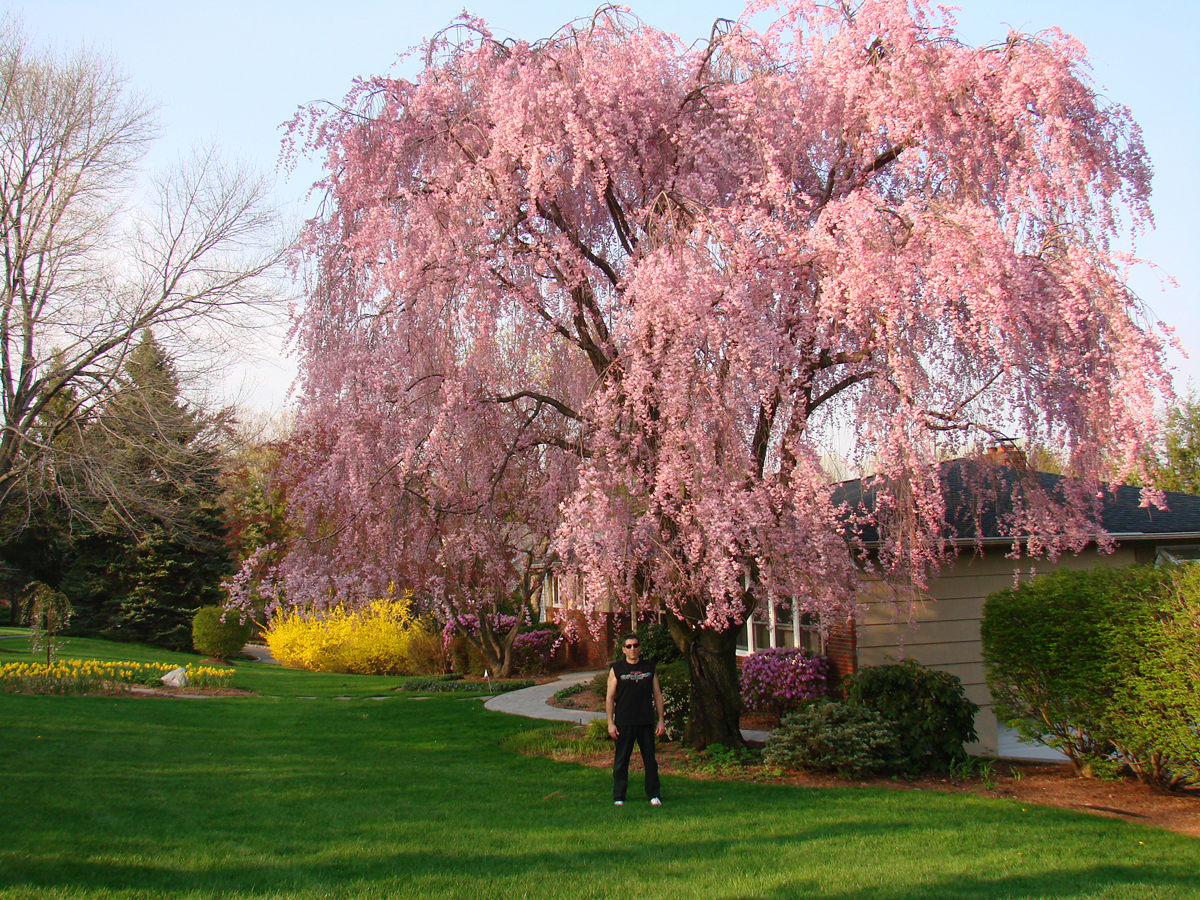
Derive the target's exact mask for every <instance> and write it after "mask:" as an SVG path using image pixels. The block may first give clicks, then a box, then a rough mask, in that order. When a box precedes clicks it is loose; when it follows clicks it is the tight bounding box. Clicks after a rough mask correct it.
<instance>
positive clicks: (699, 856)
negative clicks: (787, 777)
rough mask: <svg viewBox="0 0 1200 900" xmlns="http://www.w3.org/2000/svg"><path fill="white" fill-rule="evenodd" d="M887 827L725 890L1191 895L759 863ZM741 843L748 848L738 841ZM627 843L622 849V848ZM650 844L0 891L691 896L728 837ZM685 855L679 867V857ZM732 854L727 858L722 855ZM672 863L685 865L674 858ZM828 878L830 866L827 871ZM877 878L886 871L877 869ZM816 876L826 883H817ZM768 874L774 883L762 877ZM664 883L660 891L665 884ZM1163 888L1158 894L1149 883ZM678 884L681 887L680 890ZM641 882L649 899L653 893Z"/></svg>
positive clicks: (1025, 879)
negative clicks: (856, 874)
mask: <svg viewBox="0 0 1200 900" xmlns="http://www.w3.org/2000/svg"><path fill="white" fill-rule="evenodd" d="M896 830H897V829H896V828H895V827H894V826H891V825H881V824H872V823H867V822H848V823H844V824H843V825H842V826H840V827H837V828H833V829H827V828H812V829H808V830H807V832H806V833H802V834H797V835H791V836H788V837H786V838H775V839H767V840H765V841H750V840H748V841H746V842H745V845H742V846H745V850H746V854H747V855H758V854H765V858H764V863H763V870H762V872H761V875H762V878H763V883H762V885H761V887H760V888H756V889H755V890H754V891H753V893H748V894H744V895H737V894H728V895H726V896H731V897H745V898H746V900H752V898H753V900H766V898H780V900H785V898H786V900H791V898H794V897H797V896H813V897H821V898H823V900H927V898H929V897H937V898H939V900H979V898H1027V897H1038V898H1041V900H1070V898H1082V897H1094V896H1099V895H1101V894H1103V895H1105V896H1110V895H1111V896H1141V895H1142V892H1145V896H1147V897H1149V896H1154V897H1159V896H1185V895H1189V896H1190V895H1193V893H1194V892H1197V891H1200V876H1198V875H1196V874H1195V873H1194V872H1191V871H1185V870H1184V869H1183V867H1182V866H1181V865H1168V866H1166V867H1161V868H1155V869H1154V870H1152V871H1148V870H1147V867H1146V866H1145V865H1139V864H1137V863H1130V864H1105V865H1093V866H1090V867H1084V868H1079V869H1069V870H1063V871H1059V872H1046V871H1037V872H1031V873H1018V874H1009V875H997V876H987V875H977V876H976V875H973V876H965V875H955V876H948V877H943V878H939V879H926V878H922V879H921V880H920V883H916V884H908V885H896V884H894V883H889V884H884V885H880V886H877V887H870V886H865V885H862V884H857V885H855V886H854V887H851V888H847V889H845V890H835V891H833V892H830V891H827V890H823V889H822V886H821V879H819V878H816V877H814V876H812V875H811V874H809V873H808V872H807V871H805V870H797V871H796V872H795V873H794V874H790V873H788V872H785V871H781V869H780V868H779V867H777V866H774V865H771V864H770V863H769V862H766V861H765V860H766V859H769V858H770V857H771V848H772V846H782V845H793V844H795V843H797V842H806V841H807V842H811V843H822V842H826V841H830V840H837V839H839V838H845V837H850V838H853V839H856V840H861V839H862V838H863V837H864V836H867V837H870V836H875V837H878V838H880V839H882V838H885V837H895V833H896ZM749 844H753V847H750V846H747V845H749ZM631 849H633V848H631ZM661 850H662V848H660V847H658V846H656V845H649V846H648V847H647V848H644V849H643V852H641V853H637V852H629V851H627V850H625V849H622V848H619V847H616V848H614V847H597V848H595V849H591V850H588V849H580V848H579V847H572V848H571V849H570V850H557V851H556V850H551V849H549V848H540V849H536V850H530V851H524V852H520V853H516V854H496V853H475V854H459V853H440V852H431V851H427V850H414V851H411V852H400V853H393V854H392V855H390V856H386V857H376V858H373V859H364V858H363V857H362V856H352V855H349V853H348V854H347V855H345V856H343V857H342V858H340V859H335V860H331V861H328V862H319V863H318V862H306V861H304V860H302V859H300V860H298V859H296V858H294V857H292V856H287V857H284V856H281V857H280V858H279V860H278V862H277V863H274V864H266V863H259V864H257V865H255V864H249V863H248V862H246V861H239V862H237V863H235V864H232V865H229V866H226V867H215V868H214V867H201V868H198V869H196V870H193V871H186V870H181V869H179V868H174V867H170V866H166V865H163V866H154V865H121V864H115V863H106V862H80V861H78V860H74V859H67V858H59V859H54V860H46V859H43V860H42V861H41V864H42V866H45V867H47V868H48V869H49V872H48V874H51V877H50V878H48V879H42V878H29V877H21V876H20V875H18V874H17V873H15V872H13V871H11V870H10V871H8V872H6V873H5V874H3V875H0V886H3V887H4V888H6V889H15V890H18V891H19V890H21V889H26V890H30V891H40V890H47V889H56V888H57V889H66V890H68V891H71V892H72V893H74V892H78V891H87V890H89V889H91V890H102V889H113V890H131V889H134V890H136V891H138V892H148V893H151V894H154V893H155V892H161V893H164V894H176V893H185V892H196V893H198V894H201V895H203V896H206V897H213V898H224V897H235V896H237V897H241V896H262V895H264V894H277V893H282V894H284V895H286V894H287V893H288V892H292V891H294V892H297V894H299V895H304V894H308V893H311V892H313V891H318V892H326V891H329V892H332V895H333V896H354V894H355V893H356V890H355V889H356V888H362V889H364V890H367V891H370V892H374V891H378V890H380V889H382V888H389V889H390V890H391V891H395V892H397V893H398V894H403V893H415V894H425V895H428V892H430V891H437V892H439V893H441V894H442V895H443V896H454V895H455V894H453V893H450V892H452V891H454V890H455V889H456V888H457V889H459V890H461V892H462V893H463V894H464V895H474V892H476V891H477V890H478V886H479V880H480V878H481V877H483V875H484V873H486V878H487V880H488V883H489V892H490V893H492V894H493V895H496V896H503V895H504V894H505V893H506V889H508V888H511V889H513V890H520V891H522V892H525V891H529V892H532V895H533V896H538V895H539V894H540V893H541V891H542V890H548V893H549V895H551V896H567V893H565V891H568V890H569V888H568V885H569V884H570V881H571V879H572V878H574V877H578V878H581V879H585V880H586V881H587V882H589V883H590V884H591V885H592V886H593V887H595V886H596V884H597V883H598V881H599V879H601V878H603V877H604V876H605V874H607V873H611V877H612V880H613V887H614V889H618V888H619V889H633V890H634V891H635V893H637V894H638V895H646V890H645V888H646V886H647V885H654V884H658V885H659V887H660V888H661V889H663V891H662V892H664V893H667V894H670V895H671V896H675V895H677V894H679V895H683V896H686V891H687V889H688V888H689V887H692V888H693V889H694V890H695V891H696V894H697V896H700V895H701V894H702V893H703V889H701V887H700V885H699V884H698V883H697V882H700V883H705V882H711V877H710V876H709V874H708V873H710V872H711V871H712V868H713V860H714V859H728V858H729V857H730V855H731V846H730V842H729V841H726V840H703V841H693V842H672V843H671V845H670V848H669V850H670V856H669V861H670V865H669V866H664V865H663V863H664V858H663V856H662V852H661ZM689 862H690V863H691V864H690V865H689V864H686V863H689ZM730 862H733V860H730ZM681 863H685V865H683V866H681ZM730 871H731V874H735V873H736V874H737V875H738V877H739V880H740V879H744V878H746V877H754V876H755V875H756V874H758V873H755V872H751V871H746V870H745V869H742V870H740V871H738V870H737V867H736V866H732V865H731V866H730ZM830 874H832V873H830ZM882 874H883V875H884V876H885V880H888V881H891V880H892V879H889V878H887V877H886V876H887V874H888V873H886V872H883V873H882ZM825 880H826V881H828V880H829V879H825ZM772 882H774V883H773V884H772ZM1122 887H1126V888H1140V889H1141V892H1139V893H1137V894H1128V893H1124V892H1121V893H1112V892H1113V891H1114V890H1119V889H1120V888H1122ZM668 888H669V889H668ZM1162 890H1167V891H1169V892H1170V893H1169V894H1166V895H1164V894H1162V893H1160V891H1162ZM681 892H682V893H681ZM657 893H659V891H658V890H652V891H651V892H650V895H656V894H657Z"/></svg>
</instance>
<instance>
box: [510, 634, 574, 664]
mask: <svg viewBox="0 0 1200 900" xmlns="http://www.w3.org/2000/svg"><path fill="white" fill-rule="evenodd" d="M562 640H563V639H562V635H561V634H559V633H558V632H557V631H552V630H550V629H546V630H544V631H527V632H525V633H524V634H518V635H517V637H516V639H515V640H514V641H513V664H514V666H515V667H516V670H517V672H519V673H520V674H522V675H545V674H547V673H548V672H549V671H550V663H551V662H552V661H553V660H554V651H555V650H557V649H558V648H559V645H560V644H562Z"/></svg>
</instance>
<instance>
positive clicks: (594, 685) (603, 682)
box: [588, 669, 609, 697]
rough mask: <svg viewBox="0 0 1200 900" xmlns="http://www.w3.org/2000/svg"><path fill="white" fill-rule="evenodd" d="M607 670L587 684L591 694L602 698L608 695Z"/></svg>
mask: <svg viewBox="0 0 1200 900" xmlns="http://www.w3.org/2000/svg"><path fill="white" fill-rule="evenodd" d="M608 672H609V670H608V669H605V670H604V671H603V672H601V673H599V674H598V675H597V676H596V677H595V678H593V679H592V680H591V681H590V682H588V688H589V689H590V690H591V692H592V693H593V694H599V695H600V696H601V697H603V696H604V695H605V694H606V693H608Z"/></svg>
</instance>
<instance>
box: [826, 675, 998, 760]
mask: <svg viewBox="0 0 1200 900" xmlns="http://www.w3.org/2000/svg"><path fill="white" fill-rule="evenodd" d="M842 691H843V694H844V696H845V698H846V702H847V703H849V704H852V705H857V706H865V707H867V708H869V709H872V710H875V711H876V712H878V713H879V714H880V715H882V716H883V717H884V718H885V719H887V721H889V722H891V723H892V724H893V726H894V729H895V733H896V740H897V758H896V768H897V769H899V770H901V771H904V772H910V773H917V772H924V771H927V770H934V771H946V770H948V769H949V768H950V766H951V764H953V763H955V762H961V761H962V760H964V759H966V758H967V752H966V750H964V749H963V744H965V743H967V742H969V741H973V740H975V713H977V712H979V707H978V706H976V705H975V704H974V703H973V702H971V701H970V700H968V699H967V697H966V694H965V693H964V692H963V686H962V682H961V681H960V680H959V679H958V678H956V677H955V676H954V675H951V674H950V673H949V672H941V671H938V670H936V669H930V668H927V667H925V666H923V665H921V664H920V663H919V662H917V661H916V660H914V659H906V660H903V661H902V662H899V663H893V664H889V665H884V666H869V667H867V668H864V669H859V670H858V671H857V672H855V673H854V674H853V675H851V676H850V677H849V678H847V679H846V680H845V681H843V682H842Z"/></svg>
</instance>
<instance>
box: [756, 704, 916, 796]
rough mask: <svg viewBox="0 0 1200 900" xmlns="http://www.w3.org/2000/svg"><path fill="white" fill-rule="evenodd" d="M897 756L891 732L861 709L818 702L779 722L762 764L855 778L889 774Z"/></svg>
mask: <svg viewBox="0 0 1200 900" xmlns="http://www.w3.org/2000/svg"><path fill="white" fill-rule="evenodd" d="M899 755H900V744H899V741H898V739H897V736H896V729H895V726H894V725H893V723H892V722H891V721H889V720H888V719H887V717H886V716H884V715H883V714H882V713H879V712H877V711H875V710H873V709H870V708H868V707H865V706H860V705H857V704H851V703H839V702H837V701H835V700H829V699H820V700H813V701H810V702H808V703H805V704H803V705H802V706H801V708H800V709H799V710H797V711H796V712H793V713H789V714H788V715H786V716H784V717H783V721H782V722H780V724H779V727H778V728H777V729H775V730H774V731H772V732H771V736H770V738H768V739H767V745H766V747H765V748H764V749H763V760H764V761H765V762H766V763H767V764H768V765H771V766H779V767H780V768H787V769H811V770H813V771H816V772H832V773H835V774H838V775H844V776H848V777H854V776H857V775H868V774H876V773H880V772H885V771H888V770H889V769H890V768H891V767H893V766H894V765H895V761H896V759H897V757H898V756H899Z"/></svg>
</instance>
